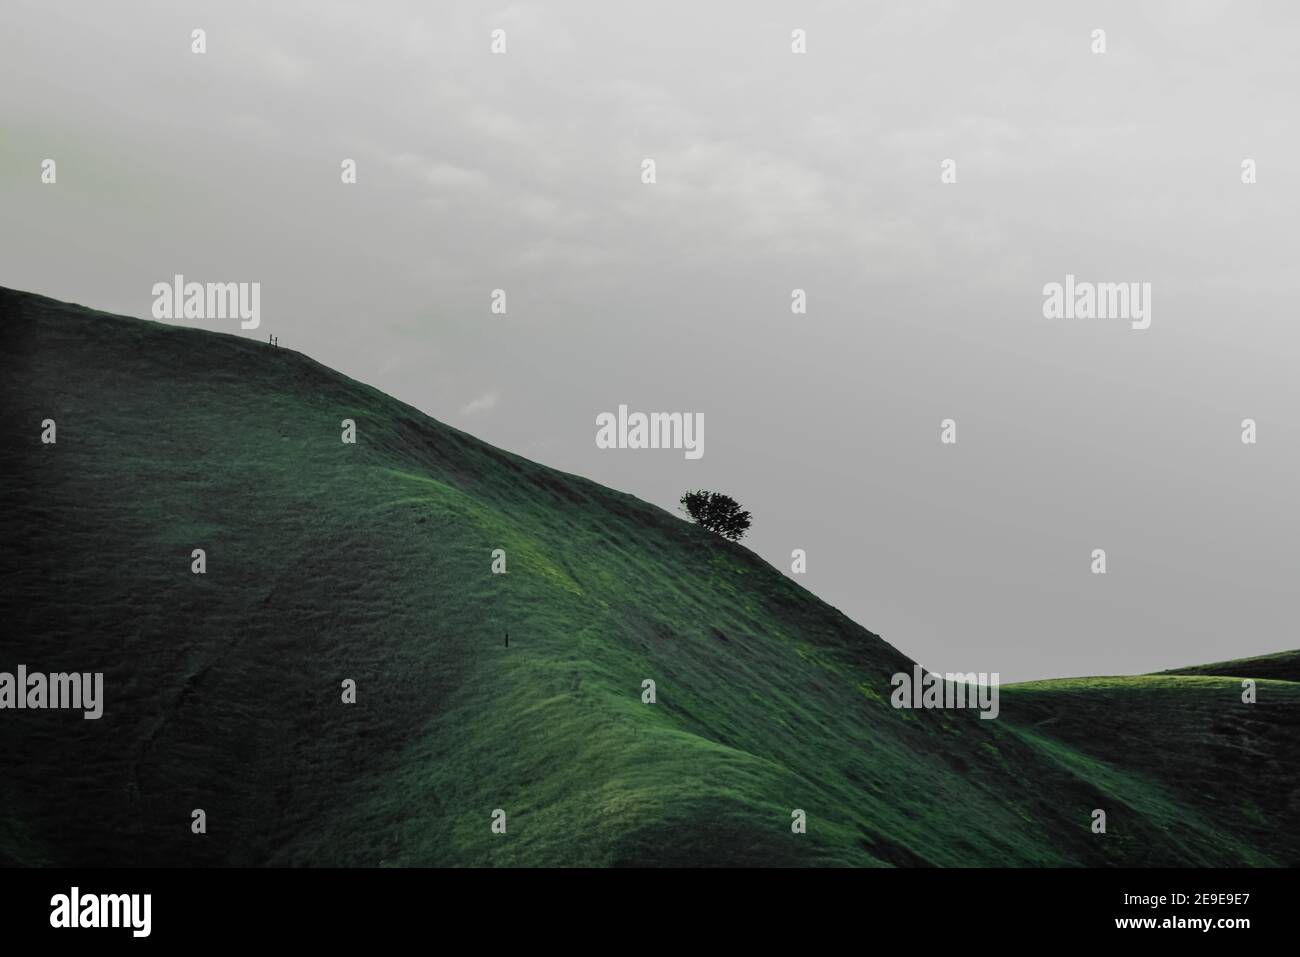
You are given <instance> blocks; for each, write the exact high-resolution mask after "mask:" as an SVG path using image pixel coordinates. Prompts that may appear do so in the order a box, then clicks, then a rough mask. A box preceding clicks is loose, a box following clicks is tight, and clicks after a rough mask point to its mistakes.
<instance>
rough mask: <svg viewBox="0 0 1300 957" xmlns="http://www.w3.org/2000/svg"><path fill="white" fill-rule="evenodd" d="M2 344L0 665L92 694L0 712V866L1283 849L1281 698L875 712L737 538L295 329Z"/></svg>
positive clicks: (8, 317) (36, 312)
mask: <svg viewBox="0 0 1300 957" xmlns="http://www.w3.org/2000/svg"><path fill="white" fill-rule="evenodd" d="M0 333H2V334H3V341H4V344H5V346H4V349H3V351H2V352H0V382H2V383H3V385H0V395H3V403H4V405H3V408H4V417H3V421H4V442H3V448H2V455H3V460H2V461H0V516H2V517H0V522H2V523H3V546H2V548H0V616H2V617H3V620H4V621H5V622H7V623H8V626H9V627H8V631H7V634H5V635H4V637H2V638H0V670H7V671H12V670H13V669H14V668H15V667H16V666H17V665H18V664H25V665H27V666H28V668H29V669H31V670H40V671H47V672H53V671H103V672H104V673H105V697H106V705H105V715H104V717H103V718H102V719H101V720H98V721H86V720H83V719H82V717H81V715H80V714H79V713H68V712H53V711H45V712H35V711H4V712H0V755H2V756H0V861H2V862H8V863H15V864H36V865H45V864H51V865H66V864H104V865H108V864H198V865H226V864H236V865H266V864H270V865H303V864H313V865H316V864H329V865H399V866H400V865H430V864H433V865H533V864H541V865H559V864H571V865H626V864H642V865H655V864H660V865H668V864H701V865H861V866H890V865H899V866H910V865H943V866H951V865H977V866H991V865H1012V866H1031V865H1148V864H1158V865H1164V864H1192V865H1207V866H1209V865H1214V866H1223V865H1235V864H1259V865H1282V864H1287V865H1295V864H1297V863H1300V769H1298V768H1297V760H1296V749H1295V745H1294V742H1295V740H1296V732H1297V716H1298V715H1300V685H1297V684H1295V683H1293V682H1292V681H1278V680H1263V681H1261V682H1260V689H1261V690H1260V701H1259V703H1258V704H1256V705H1243V704H1241V703H1240V699H1239V683H1238V682H1236V681H1234V680H1232V678H1231V677H1230V676H1229V677H1195V676H1151V677H1145V678H1114V679H1088V680H1082V681H1060V682H1038V683H1034V684H1029V685H1021V686H1015V687H1012V688H1007V689H1004V693H1003V700H1002V716H1001V718H1000V719H999V720H995V721H984V720H980V719H979V718H978V717H977V715H976V713H975V712H973V711H947V712H945V711H908V710H902V711H900V710H895V709H893V708H892V707H890V705H889V694H890V690H891V689H890V684H889V679H890V676H891V675H892V674H893V673H895V672H897V671H909V670H910V668H911V664H912V663H911V661H910V660H908V659H907V658H906V657H905V656H904V655H903V654H901V653H900V652H899V651H897V650H896V649H894V648H893V647H891V646H890V645H889V644H887V643H886V642H884V641H883V640H881V638H880V637H878V636H876V635H874V634H872V633H870V632H869V631H867V630H865V629H864V628H862V627H860V626H858V625H856V624H855V623H853V622H852V621H850V620H849V619H847V618H846V617H844V616H843V615H841V614H840V613H839V612H837V611H836V610H835V609H833V608H831V607H829V606H828V605H826V604H824V603H823V602H821V601H819V600H818V599H817V598H815V597H814V596H813V595H811V594H809V593H808V592H806V591H804V590H803V589H802V588H800V587H799V586H798V585H796V584H795V583H794V582H793V581H792V580H791V579H790V578H788V577H787V576H786V575H784V574H782V573H781V572H779V571H777V570H775V569H773V568H772V567H771V566H769V565H767V564H766V563H764V562H763V561H762V560H760V559H759V558H758V557H757V556H755V555H754V554H753V553H751V552H749V551H748V550H747V549H745V548H743V547H741V546H738V545H732V544H728V543H725V542H722V541H720V540H718V539H716V538H714V537H712V536H710V535H708V534H707V533H704V532H702V531H701V530H699V529H697V528H696V527H694V526H692V525H690V524H688V523H686V522H684V521H682V520H680V519H679V518H677V517H675V516H673V515H670V514H668V513H667V512H664V511H663V510H661V509H658V508H655V507H652V506H650V505H648V504H646V503H644V502H642V501H640V500H638V499H636V498H633V497H632V496H629V495H625V494H622V493H619V492H616V491H613V490H611V489H607V488H604V487H602V486H599V485H596V484H594V483H592V482H589V481H587V480H584V479H582V478H578V477H576V476H573V475H567V474H564V473H561V472H557V471H554V470H552V469H547V468H544V467H542V466H540V465H537V464H534V463H532V462H529V461H527V460H525V459H522V458H519V457H518V456H515V455H511V454H510V453H508V452H504V451H501V450H499V449H495V448H492V447H491V446H488V445H486V444H484V443H482V442H480V441H478V440H476V439H474V438H472V437H470V436H468V435H466V434H464V433H462V432H458V431H456V430H455V429H451V428H448V427H447V426H445V425H442V424H440V423H438V422H436V421H434V420H432V419H430V418H428V417H427V416H425V415H423V414H421V413H420V412H418V411H416V410H415V409H413V408H411V407H409V406H406V405H403V404H402V403H400V402H397V401H395V400H393V399H391V398H389V397H388V396H385V395H383V394H382V393H380V392H378V391H376V390H374V389H371V388H369V387H367V386H364V385H362V384H360V383H357V382H354V381H352V380H350V379H348V378H346V377H344V376H342V375H339V374H338V373H336V372H333V371H331V370H329V369H327V368H324V367H323V366H321V365H319V364H317V363H315V362H313V361H312V360H311V359H308V358H307V357H305V356H302V355H300V354H298V353H295V352H293V351H291V350H288V349H274V348H271V347H269V346H267V345H266V344H264V343H260V342H257V341H252V340H249V339H244V338H240V337H237V336H232V335H219V334H214V333H207V332H201V331H196V330H191V329H183V328H179V327H173V326H166V325H160V324H157V323H152V322H146V321H141V320H137V319H129V318H124V317H119V316H111V315H107V314H104V313H99V312H94V311H91V310H87V309H84V308H81V307H77V306H71V305H65V304H62V303H57V302H54V301H52V300H49V299H44V298H42V297H38V296H34V295H29V294H24V293H18V292H12V291H6V290H0ZM47 418H51V419H54V420H56V422H57V428H58V441H57V444H55V445H44V444H42V443H41V442H40V431H41V426H40V423H41V422H42V420H44V419H47ZM345 418H350V419H353V420H355V422H356V426H357V436H358V437H357V443H356V444H355V445H345V444H343V443H342V442H341V441H340V421H341V420H342V419H345ZM194 548H203V549H205V550H206V552H207V574H206V575H195V574H192V573H191V570H190V564H191V557H190V556H191V550H192V549H194ZM495 548H503V549H505V550H506V553H507V556H508V558H507V560H508V574H506V575H493V574H492V573H491V552H492V550H493V549H495ZM506 632H509V635H510V640H509V646H508V647H507V646H506V644H505V641H504V635H505V633H506ZM1261 677H1269V678H1271V677H1273V676H1272V675H1267V676H1266V675H1263V674H1262V673H1261ZM1292 677H1294V674H1292ZM349 678H350V679H353V680H355V681H356V683H357V689H358V691H357V695H358V697H357V703H356V704H355V705H345V704H343V703H341V700H340V694H341V687H340V686H341V682H342V681H343V680H344V679H349ZM646 678H651V679H653V680H654V681H655V682H656V683H657V694H658V701H657V703H656V704H653V705H648V704H643V703H642V701H641V687H642V685H641V683H642V680H643V679H646ZM1097 807H1100V808H1104V809H1106V810H1107V813H1108V830H1107V833H1106V834H1105V835H1094V834H1092V833H1091V832H1090V830H1089V824H1090V813H1091V811H1092V809H1093V808H1097ZM195 808H202V809H203V810H205V811H206V813H207V818H208V833H207V834H205V835H194V834H192V833H191V831H190V821H191V811H192V809H195ZM496 808H501V809H504V810H505V811H506V812H507V815H508V830H507V833H506V834H505V835H497V834H493V833H492V831H491V829H490V823H491V814H492V812H493V810H494V809H496ZM795 808H800V809H803V810H804V811H806V812H807V816H808V830H807V833H806V834H803V835H796V834H793V833H791V828H790V821H791V811H792V809H795Z"/></svg>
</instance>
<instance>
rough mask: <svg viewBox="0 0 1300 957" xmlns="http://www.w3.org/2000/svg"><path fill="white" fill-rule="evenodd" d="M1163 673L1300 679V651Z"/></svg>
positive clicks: (1220, 662)
mask: <svg viewBox="0 0 1300 957" xmlns="http://www.w3.org/2000/svg"><path fill="white" fill-rule="evenodd" d="M1160 674H1162V675H1227V676H1229V677H1233V678H1272V679H1274V680H1275V681H1300V651H1280V652H1278V653H1277V654H1275V655H1259V656H1257V657H1254V658H1238V659H1237V660H1236V661H1216V662H1214V663H1213V664H1208V665H1192V666H1191V667H1188V668H1171V669H1169V670H1168V671H1162V672H1160Z"/></svg>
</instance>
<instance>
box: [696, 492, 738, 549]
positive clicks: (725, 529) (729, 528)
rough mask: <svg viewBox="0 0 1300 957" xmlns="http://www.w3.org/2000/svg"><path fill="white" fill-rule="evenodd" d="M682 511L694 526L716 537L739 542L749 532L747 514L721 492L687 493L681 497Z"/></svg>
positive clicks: (728, 496)
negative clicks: (705, 529)
mask: <svg viewBox="0 0 1300 957" xmlns="http://www.w3.org/2000/svg"><path fill="white" fill-rule="evenodd" d="M681 503H682V510H683V511H684V512H685V513H686V514H687V515H689V516H690V517H691V519H692V520H693V521H694V522H695V524H696V525H699V526H700V527H701V528H707V529H708V530H709V531H711V532H713V533H714V534H716V535H721V536H722V537H723V538H727V539H730V540H731V541H733V542H737V541H740V539H741V537H742V536H743V535H744V534H745V532H747V531H749V517H750V516H749V513H748V512H746V511H743V510H742V509H741V507H740V503H739V502H737V501H736V500H735V499H734V498H732V497H731V496H730V495H723V494H722V493H721V492H706V491H704V490H703V489H701V490H700V491H698V492H687V493H686V494H685V495H683V496H682V497H681Z"/></svg>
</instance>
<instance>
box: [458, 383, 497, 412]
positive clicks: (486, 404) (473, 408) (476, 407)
mask: <svg viewBox="0 0 1300 957" xmlns="http://www.w3.org/2000/svg"><path fill="white" fill-rule="evenodd" d="M500 398H501V396H500V395H499V394H498V393H497V390H496V389H493V390H491V391H490V392H487V393H485V394H484V395H481V396H479V397H478V398H477V399H471V400H470V401H469V402H467V403H466V404H465V406H464V408H462V409H461V410H460V414H461V415H474V414H476V413H478V412H487V411H488V410H490V409H495V408H496V405H497V402H498V401H499V400H500Z"/></svg>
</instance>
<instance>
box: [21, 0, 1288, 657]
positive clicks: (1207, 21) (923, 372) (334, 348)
mask: <svg viewBox="0 0 1300 957" xmlns="http://www.w3.org/2000/svg"><path fill="white" fill-rule="evenodd" d="M0 27H2V28H0V284H3V285H7V286H11V287H15V288H19V289H26V290H31V291H34V292H40V293H44V294H46V295H51V296H55V297H57V298H60V299H67V300H72V301H76V302H81V303H84V304H86V305H90V306H93V307H96V308H100V309H105V310H108V311H113V312H122V313H127V314H131V315H137V316H141V317H146V318H147V317H148V316H149V315H150V308H151V305H152V301H153V296H152V293H151V288H152V286H153V284H154V283H155V282H159V281H167V280H169V279H170V277H171V276H172V275H173V274H174V273H182V274H184V275H185V276H186V277H187V279H193V280H197V281H218V280H221V281H247V282H252V281H256V282H260V283H261V284H262V327H261V328H260V329H257V330H254V331H250V332H240V330H239V329H238V328H237V324H236V323H233V322H230V321H220V320H213V321H205V322H202V323H197V324H199V325H203V326H204V327H206V328H214V329H222V330H225V331H230V332H235V333H238V334H242V335H249V336H256V337H257V338H260V339H265V338H266V335H267V334H268V333H274V334H276V335H278V336H279V337H280V344H281V345H282V346H288V347H292V348H295V349H298V350H301V351H302V352H305V353H307V354H308V355H310V356H312V357H313V358H315V359H318V360H319V361H321V362H323V363H325V364H326V365H329V366H332V367H334V368H336V369H339V370H340V371H342V372H345V373H346V374H348V375H351V376H353V377H355V378H357V379H360V380H362V381H364V382H367V383H370V384H372V385H375V386H376V387H378V388H380V389H382V390H384V391H386V392H388V393H390V394H392V395H394V396H397V397H398V398H400V399H403V400H404V401H406V402H409V403H411V404H412V405H415V406H417V407H418V408H420V409H422V410H424V411H425V412H427V413H429V414H430V415H432V416H434V417H435V418H438V419H440V420H442V421H445V422H447V423H449V424H452V425H455V426H457V427H459V428H462V429H465V430H466V431H468V432H471V433H473V434H474V435H477V436H479V437H481V438H483V439H485V440H486V441H488V442H491V443H493V444H494V445H498V446H501V447H503V448H506V449H510V450H512V451H515V452H518V453H520V454H523V455H525V456H527V457H529V458H532V459H534V460H536V461H539V462H542V463H544V464H547V465H551V466H555V467H557V468H561V469H564V470H566V471H571V472H576V473H579V474H582V475H585V476H588V477H590V478H592V479H595V480H596V481H599V482H602V483H604V484H606V485H610V486H613V487H615V488H619V489H623V490H626V491H630V492H632V493H634V494H636V495H638V496H640V497H642V498H644V499H646V500H648V501H651V502H654V503H656V504H659V505H662V506H664V507H665V508H674V507H675V503H676V500H677V498H678V496H679V495H680V494H681V493H682V491H684V490H685V489H687V488H694V487H705V488H717V489H721V490H724V491H727V492H729V493H731V494H733V495H734V496H735V497H737V498H738V499H739V500H740V501H741V502H742V503H744V504H745V505H746V506H748V507H749V508H750V509H751V510H752V511H753V512H754V515H755V524H754V529H753V532H752V534H751V536H750V538H749V539H748V540H747V543H748V544H750V545H751V547H753V548H754V549H755V550H756V551H758V552H759V553H760V554H761V555H763V556H764V557H765V558H767V559H768V560H769V561H771V562H772V563H773V564H774V565H776V566H777V567H778V568H781V569H783V570H785V571H787V572H789V569H790V553H791V550H792V549H794V548H803V549H806V550H807V553H808V573H807V574H806V575H804V576H800V580H801V583H802V584H804V585H806V587H808V588H809V589H811V590H812V591H813V592H815V593H816V594H818V595H819V596H821V597H822V598H824V599H825V600H827V601H829V602H830V603H831V604H833V605H836V606H837V607H839V608H840V609H842V610H843V611H844V612H845V613H846V614H848V615H850V616H851V617H853V618H854V619H856V620H857V621H859V622H861V623H862V624H863V625H865V626H866V627H868V628H870V629H872V630H873V631H877V632H879V633H881V634H882V635H883V636H884V637H885V638H886V639H888V640H889V641H890V642H891V643H893V644H894V645H895V646H897V647H898V648H900V649H901V650H902V651H904V652H906V653H908V654H909V655H911V656H912V657H914V658H917V659H918V660H920V661H921V662H922V663H923V664H925V665H926V666H927V667H929V668H933V669H937V670H960V671H985V672H993V671H996V672H999V673H1000V674H1001V675H1002V678H1003V680H1004V681H1006V680H1019V679H1027V678H1037V677H1051V676H1064V675H1080V674H1116V673H1131V672H1139V671H1146V670H1153V669H1159V668H1166V667H1173V666H1177V665H1181V664H1190V663H1196V662H1201V661H1211V660H1218V659H1224V658H1230V657H1238V656H1243V655H1251V654H1260V653H1264V652H1269V651H1276V650H1281V649H1284V648H1290V647H1295V646H1296V645H1297V644H1300V642H1298V641H1297V640H1296V637H1295V631H1294V624H1293V623H1294V621H1295V594H1296V578H1297V561H1296V549H1295V546H1296V542H1297V533H1298V532H1300V522H1298V520H1297V509H1296V507H1295V502H1294V487H1295V484H1296V475H1297V466H1298V465H1300V453H1298V452H1297V450H1298V449H1300V425H1298V423H1297V412H1298V411H1300V403H1298V402H1297V399H1298V398H1300V389H1298V388H1297V385H1296V379H1295V370H1296V368H1297V359H1298V358H1300V356H1298V355H1297V352H1298V351H1300V333H1298V332H1297V328H1296V323H1297V321H1298V320H1297V314H1296V305H1295V303H1296V298H1295V295H1294V277H1295V275H1296V271H1295V260H1296V257H1297V253H1298V252H1300V244H1298V243H1297V241H1296V228H1297V227H1296V224H1297V222H1298V221H1300V219H1298V217H1297V212H1300V209H1298V206H1300V204H1298V202H1297V197H1298V195H1300V193H1298V190H1297V175H1298V174H1300V136H1298V135H1297V129H1296V94H1297V91H1298V90H1300V66H1298V65H1297V60H1296V57H1295V56H1294V51H1293V49H1292V47H1293V44H1294V38H1295V36H1296V34H1297V28H1300V6H1297V5H1296V4H1294V3H1292V2H1287V0H1278V2H1266V3H1257V2H1248V0H1244V2H1233V3H1228V2H1204V0H1202V2H1172V0H1171V2H1158V3H1157V2H1134V0H1129V2H1123V3H1113V4H1109V3H1098V2H1089V3H1077V4H1058V3H1051V4H1045V3H1041V2H1025V3H997V4H970V3H956V2H951V3H943V2H938V3H923V2H902V0H899V2H896V3H884V4H865V3H858V2H845V3H802V2H801V3H793V2H789V3H772V2H752V0H749V2H725V3H723V2H718V3H701V2H698V0H695V2H683V3H678V2H666V0H656V2H655V3H650V4H632V3H621V2H608V0H606V2H554V3H545V4H542V3H518V4H500V3H490V2H458V3H429V2H371V3H364V4H363V3H352V2H333V0H312V2H298V3H290V2H279V3H275V4H265V3H254V2H232V0H221V2H212V3H188V2H177V0H166V2H161V0H160V2H152V3H145V2H124V3H113V4H107V3H101V2H89V0H87V2H76V3H72V2H62V3H61V2H54V0H39V2H28V0H5V4H4V12H3V15H2V17H0ZM196 28H202V29H204V30H205V31H206V33H207V52H206V53H205V54H203V55H196V54H194V53H192V52H191V31H192V30H194V29H196ZM495 29H502V30H505V31H506V41H507V52H506V53H505V54H504V55H493V54H492V53H491V52H490V42H491V33H492V31H493V30H495ZM794 29H803V30H806V31H807V53H806V54H803V55H796V54H793V53H792V52H791V31H792V30H794ZM1095 29H1103V30H1105V32H1106V46H1107V51H1106V53H1105V54H1104V55H1097V54H1094V53H1092V52H1091V46H1092V42H1093V41H1092V31H1093V30H1095ZM45 158H53V159H55V160H56V162H57V164H58V167H57V172H58V181H57V184H55V185H53V186H50V185H45V184H42V183H41V181H40V172H41V170H40V166H41V161H42V160H43V159H45ZM344 158H353V159H355V160H356V162H357V167H358V173H357V179H358V182H357V183H356V184H355V185H344V184H343V183H341V181H340V163H341V162H342V160H343V159H344ZM645 158H652V159H654V160H655V162H656V164H657V180H658V181H657V182H656V183H655V184H654V185H645V184H643V183H642V182H641V163H642V160H643V159H645ZM947 158H951V159H953V160H955V161H956V164H957V182H956V183H955V184H944V183H941V181H940V164H941V163H942V161H943V160H945V159H947ZM1246 158H1252V159H1254V160H1255V161H1256V163H1257V166H1258V182H1257V183H1256V184H1254V185H1245V184H1243V183H1242V181H1241V163H1242V161H1243V159H1246ZM1067 273H1073V274H1075V275H1076V276H1078V277H1079V279H1080V280H1091V281H1099V282H1101V281H1115V282H1149V283H1151V284H1152V303H1151V305H1152V316H1151V318H1152V322H1151V327H1150V328H1149V329H1145V330H1135V329H1132V328H1131V326H1130V323H1128V322H1126V321H1116V320H1053V319H1047V318H1044V316H1043V311H1042V304H1043V294H1042V290H1043V286H1044V284H1046V283H1049V282H1061V281H1063V280H1064V277H1065V275H1066V274H1067ZM495 288H503V289H505V290H506V293H507V296H508V300H507V302H508V312H507V314H506V315H505V316H499V315H492V314H491V313H490V312H489V297H490V294H491V291H492V290H493V289H495ZM795 288H802V289H805V290H807V296H808V313H807V315H792V314H791V311H790V295H791V290H792V289H795ZM619 404H627V405H628V406H630V407H631V408H632V409H633V410H642V411H689V412H703V413H704V414H705V421H706V431H705V454H704V456H703V458H702V459H699V460H698V461H688V460H687V459H685V457H684V456H683V454H682V453H681V452H680V451H672V450H659V451H632V450H599V449H597V448H596V445H595V441H594V436H595V417H596V415H597V413H599V412H602V411H614V410H615V409H617V407H618V405H619ZM1247 417H1250V418H1254V419H1256V420H1257V422H1258V428H1259V439H1258V443H1257V444H1256V445H1254V446H1248V445H1243V444H1242V442H1241V438H1240V436H1241V421H1242V419H1244V418H1247ZM945 418H952V419H955V420H956V422H957V439H958V441H957V444H956V445H942V444H941V443H940V441H939V436H940V422H941V420H942V419H945ZM1094 548H1104V549H1105V550H1106V555H1107V574H1106V575H1104V576H1099V575H1094V574H1092V573H1091V570H1090V566H1091V561H1092V559H1091V553H1092V550H1093V549H1094Z"/></svg>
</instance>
